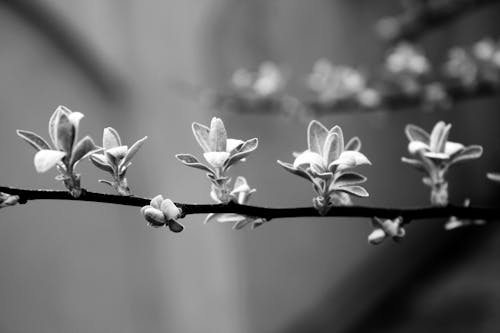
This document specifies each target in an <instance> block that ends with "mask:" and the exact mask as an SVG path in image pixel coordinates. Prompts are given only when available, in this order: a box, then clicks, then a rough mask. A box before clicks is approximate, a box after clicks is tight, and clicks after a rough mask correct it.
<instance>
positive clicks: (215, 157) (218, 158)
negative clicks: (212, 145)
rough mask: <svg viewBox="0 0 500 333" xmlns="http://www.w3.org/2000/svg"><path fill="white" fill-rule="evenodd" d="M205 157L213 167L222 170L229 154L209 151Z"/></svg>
mask: <svg viewBox="0 0 500 333" xmlns="http://www.w3.org/2000/svg"><path fill="white" fill-rule="evenodd" d="M203 156H204V157H205V159H206V160H207V162H208V163H210V165H211V166H213V167H214V168H221V167H222V166H223V165H224V162H226V160H227V159H228V158H229V153H228V152H227V151H209V152H207V153H204V154H203Z"/></svg>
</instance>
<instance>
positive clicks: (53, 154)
mask: <svg viewBox="0 0 500 333" xmlns="http://www.w3.org/2000/svg"><path fill="white" fill-rule="evenodd" d="M64 156H66V153H65V152H62V151H58V150H48V149H43V150H40V151H39V152H37V153H36V154H35V169H36V171H38V172H40V173H42V172H45V171H47V170H49V169H50V168H52V167H53V166H55V165H56V164H57V163H58V162H60V161H61V159H62V158H63V157H64Z"/></svg>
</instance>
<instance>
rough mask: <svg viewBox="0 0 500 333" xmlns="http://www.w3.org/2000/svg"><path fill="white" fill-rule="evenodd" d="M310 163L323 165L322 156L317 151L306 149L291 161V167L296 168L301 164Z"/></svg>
mask: <svg viewBox="0 0 500 333" xmlns="http://www.w3.org/2000/svg"><path fill="white" fill-rule="evenodd" d="M310 164H316V165H319V166H323V158H322V157H321V155H319V154H318V153H314V152H312V151H309V150H306V151H305V152H303V153H302V154H300V155H299V156H297V158H296V159H295V161H294V162H293V167H294V168H298V167H300V166H302V165H306V166H308V165H310Z"/></svg>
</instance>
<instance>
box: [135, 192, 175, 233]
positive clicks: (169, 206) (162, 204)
mask: <svg viewBox="0 0 500 333" xmlns="http://www.w3.org/2000/svg"><path fill="white" fill-rule="evenodd" d="M141 213H142V215H143V216H144V218H145V219H146V221H148V222H149V224H150V225H151V226H152V227H155V228H159V227H163V226H168V228H169V229H170V230H171V231H172V232H181V231H182V230H183V229H184V227H183V226H182V224H180V223H178V222H177V221H176V220H177V219H178V218H180V217H181V215H182V211H181V209H180V208H178V207H177V206H176V205H175V204H174V203H173V202H172V200H170V199H163V196H162V195H161V194H159V195H157V196H156V197H154V198H153V199H151V204H150V205H147V206H144V207H142V208H141Z"/></svg>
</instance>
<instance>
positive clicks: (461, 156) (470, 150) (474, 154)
mask: <svg viewBox="0 0 500 333" xmlns="http://www.w3.org/2000/svg"><path fill="white" fill-rule="evenodd" d="M482 154H483V147H481V146H479V145H473V146H467V147H465V148H464V149H463V150H462V151H461V152H459V153H457V154H456V155H455V156H454V157H453V158H452V159H451V161H450V164H454V163H458V162H463V161H467V160H473V159H476V158H479V157H481V155H482Z"/></svg>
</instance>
